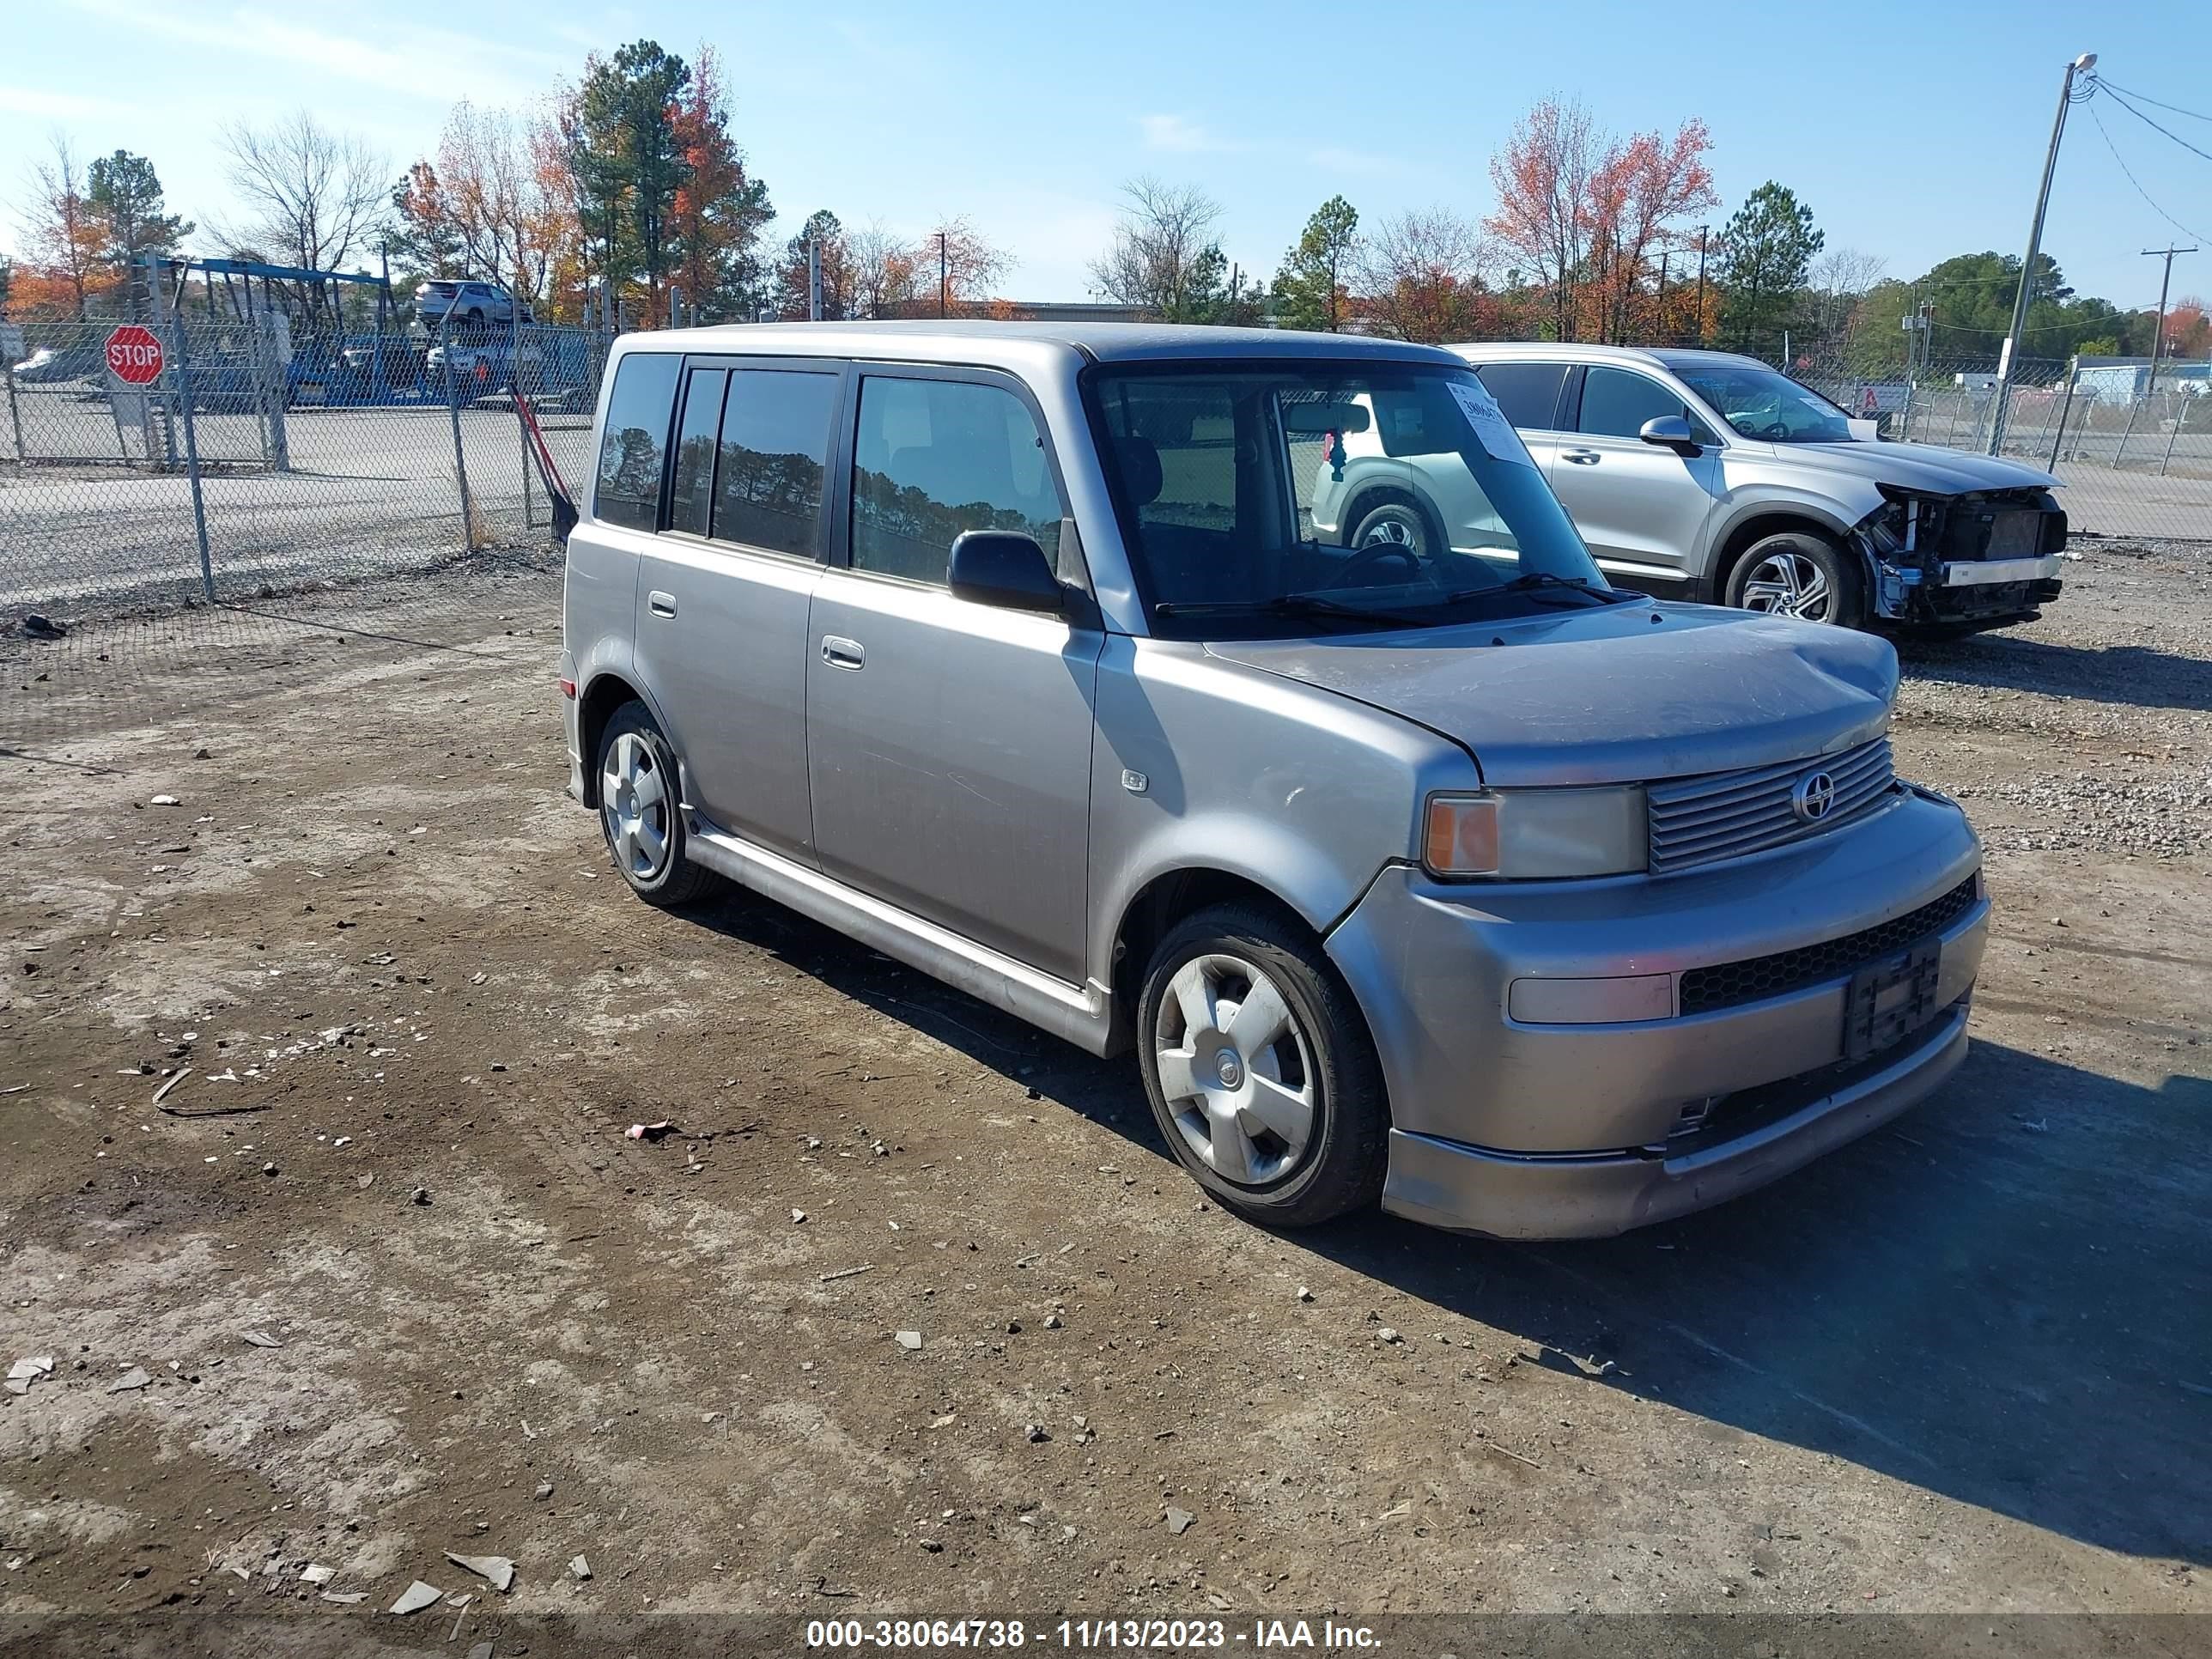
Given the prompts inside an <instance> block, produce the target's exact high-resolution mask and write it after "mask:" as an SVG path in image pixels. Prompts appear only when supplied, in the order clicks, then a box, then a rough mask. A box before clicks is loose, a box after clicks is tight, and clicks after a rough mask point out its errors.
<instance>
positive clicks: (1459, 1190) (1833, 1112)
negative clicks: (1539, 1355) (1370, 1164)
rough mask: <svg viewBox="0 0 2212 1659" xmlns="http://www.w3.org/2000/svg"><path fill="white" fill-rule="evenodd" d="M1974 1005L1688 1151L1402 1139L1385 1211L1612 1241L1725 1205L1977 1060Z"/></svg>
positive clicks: (1451, 1224) (1911, 1102)
mask: <svg viewBox="0 0 2212 1659" xmlns="http://www.w3.org/2000/svg"><path fill="white" fill-rule="evenodd" d="M1966 1012H1967V1004H1966V1001H1964V1000H1961V1001H1960V1002H1959V1003H1957V1004H1956V1005H1954V1006H1953V1007H1952V1008H1950V1009H1948V1010H1947V1011H1946V1012H1944V1014H1943V1015H1942V1017H1941V1018H1939V1019H1938V1020H1937V1021H1936V1023H1935V1024H1933V1025H1931V1026H1929V1027H1926V1028H1923V1030H1921V1031H1918V1032H1916V1033H1915V1034H1914V1035H1913V1036H1912V1037H1911V1039H1910V1040H1909V1041H1908V1042H1906V1043H1905V1045H1902V1048H1901V1049H1900V1051H1899V1052H1898V1053H1896V1054H1893V1055H1885V1056H1882V1057H1881V1063H1880V1064H1878V1065H1876V1066H1871V1067H1868V1068H1863V1069H1862V1070H1861V1071H1859V1072H1857V1073H1853V1074H1848V1075H1839V1076H1838V1077H1837V1078H1836V1079H1835V1080H1834V1082H1833V1084H1832V1085H1830V1083H1829V1082H1828V1080H1827V1079H1826V1078H1816V1079H1807V1080H1806V1082H1805V1084H1804V1085H1803V1086H1802V1088H1801V1089H1800V1090H1798V1091H1789V1090H1788V1089H1787V1086H1786V1085H1784V1087H1783V1088H1781V1089H1778V1090H1776V1091H1773V1093H1774V1095H1775V1097H1776V1098H1775V1099H1774V1100H1772V1101H1771V1102H1761V1103H1755V1105H1756V1106H1764V1107H1765V1112H1764V1113H1763V1114H1762V1115H1760V1117H1759V1121H1757V1123H1756V1124H1755V1126H1754V1127H1748V1128H1746V1129H1744V1130H1743V1131H1742V1132H1741V1133H1736V1134H1735V1135H1733V1136H1730V1137H1729V1138H1727V1139H1719V1140H1717V1141H1716V1142H1714V1143H1713V1144H1711V1145H1710V1146H1703V1147H1698V1148H1694V1149H1692V1150H1689V1151H1686V1152H1683V1153H1682V1154H1681V1155H1680V1156H1674V1155H1671V1154H1670V1155H1667V1156H1663V1157H1642V1156H1634V1155H1629V1154H1617V1155H1614V1156H1611V1157H1597V1158H1580V1157H1556V1158H1544V1157H1540V1156H1535V1155H1531V1154H1528V1153H1515V1152H1497V1151H1494V1150H1492V1149H1489V1148H1486V1147H1480V1146H1463V1145H1461V1144H1460V1143H1458V1142H1455V1141H1450V1140H1444V1139H1438V1138H1437V1137H1435V1136H1432V1135H1421V1134H1407V1133H1405V1132H1403V1131H1402V1130H1396V1129H1394V1130H1392V1131H1391V1133H1390V1172H1389V1184H1388V1185H1387V1186H1386V1187H1385V1188H1384V1189H1383V1208H1385V1209H1387V1210H1389V1211H1392V1212H1395V1213H1396V1214H1399V1215H1402V1216H1405V1217H1407V1218H1410V1219H1412V1220H1415V1221H1424V1222H1426V1223H1428V1224H1429V1225H1431V1226H1437V1227H1445V1228H1449V1229H1451V1230H1453V1231H1459V1232H1477V1233H1482V1234H1485V1235H1486V1236H1488V1237H1493V1238H1522V1239H1529V1238H1609V1237H1613V1235H1614V1234H1616V1233H1623V1232H1626V1231H1629V1230H1630V1229H1631V1228H1632V1227H1642V1226H1646V1225H1650V1223H1652V1222H1656V1221H1669V1220H1672V1219H1674V1218H1675V1217H1677V1216H1681V1215H1686V1214H1688V1213H1689V1212H1692V1210H1701V1209H1704V1208H1705V1206H1708V1205H1712V1204H1719V1203H1723V1202H1724V1201H1725V1200H1729V1199H1731V1198H1735V1197H1736V1196H1738V1195H1739V1194H1743V1193H1747V1192H1750V1191H1751V1190H1753V1188H1758V1187H1763V1186H1765V1184H1766V1183H1767V1182H1771V1181H1774V1180H1777V1179H1778V1178H1779V1177H1781V1176H1785V1175H1788V1174H1789V1173H1790V1171H1791V1170H1796V1169H1799V1168H1801V1167H1802V1166H1803V1165H1805V1164H1809V1163H1811V1162H1812V1161H1813V1160H1814V1158H1819V1157H1820V1155H1821V1154H1822V1153H1824V1152H1832V1151H1833V1150H1834V1149H1835V1148H1837V1147H1838V1146H1843V1145H1844V1144H1845V1143H1846V1142H1848V1141H1851V1140H1854V1139H1857V1138H1858V1137H1859V1136H1861V1135H1863V1134H1865V1133H1867V1132H1868V1131H1869V1130H1870V1129H1875V1128H1878V1127H1881V1125H1882V1124H1884V1123H1887V1122H1888V1121H1889V1120H1890V1119H1892V1118H1893V1117H1895V1116H1897V1115H1899V1113H1901V1112H1904V1111H1905V1110H1906V1109H1909V1108H1911V1107H1912V1106H1915V1105H1917V1104H1918V1103H1919V1102H1920V1101H1921V1100H1923V1099H1924V1098H1925V1097H1927V1096H1928V1095H1929V1093H1930V1092H1931V1091H1934V1090H1935V1089H1936V1087H1938V1086H1939V1085H1941V1084H1942V1082H1943V1081H1944V1079H1947V1078H1948V1077H1949V1076H1950V1075H1951V1073H1954V1072H1955V1071H1956V1070H1958V1068H1959V1065H1960V1061H1962V1060H1965V1059H1966Z"/></svg>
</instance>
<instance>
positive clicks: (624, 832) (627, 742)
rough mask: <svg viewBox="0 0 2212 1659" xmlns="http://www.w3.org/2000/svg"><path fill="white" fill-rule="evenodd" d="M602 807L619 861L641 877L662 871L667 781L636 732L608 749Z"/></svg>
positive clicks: (601, 783) (609, 839)
mask: <svg viewBox="0 0 2212 1659" xmlns="http://www.w3.org/2000/svg"><path fill="white" fill-rule="evenodd" d="M599 811H600V812H601V813H602V814H603V815H604V816H605V819H606V825H607V844H608V845H609V846H610V847H611V848H614V854H615V861H616V862H617V864H619V865H621V866H622V867H623V870H624V871H625V872H628V873H629V875H631V876H633V877H635V878H636V879H638V880H640V881H649V880H651V879H652V878H653V877H654V876H656V875H658V874H659V872H660V869H661V866H663V865H665V864H666V863H667V862H668V828H669V821H668V811H669V799H668V780H667V778H666V776H665V774H663V773H662V771H661V769H660V768H659V764H658V763H656V762H655V761H654V759H653V750H652V749H651V748H650V747H649V746H647V744H646V741H645V739H644V738H641V737H640V736H638V734H637V733H636V732H623V734H622V736H620V737H618V738H616V739H615V741H614V746H613V748H611V749H610V750H608V751H607V758H606V767H605V770H604V771H602V772H601V773H600V774H599Z"/></svg>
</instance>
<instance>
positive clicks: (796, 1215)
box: [791, 1210, 806, 1227]
mask: <svg viewBox="0 0 2212 1659" xmlns="http://www.w3.org/2000/svg"><path fill="white" fill-rule="evenodd" d="M805 1219H806V1212H805V1211H804V1210H793V1212H791V1225H793V1226H794V1227H796V1226H797V1225H799V1223H800V1222H802V1221H804V1220H805Z"/></svg>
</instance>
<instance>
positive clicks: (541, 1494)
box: [537, 1480, 553, 1504]
mask: <svg viewBox="0 0 2212 1659" xmlns="http://www.w3.org/2000/svg"><path fill="white" fill-rule="evenodd" d="M552 1495H553V1483H552V1482H551V1481H550V1480H541V1481H539V1482H538V1492H537V1498H538V1502H539V1503H541V1504H542V1503H544V1501H545V1500H546V1499H547V1498H550V1497H551V1496H552Z"/></svg>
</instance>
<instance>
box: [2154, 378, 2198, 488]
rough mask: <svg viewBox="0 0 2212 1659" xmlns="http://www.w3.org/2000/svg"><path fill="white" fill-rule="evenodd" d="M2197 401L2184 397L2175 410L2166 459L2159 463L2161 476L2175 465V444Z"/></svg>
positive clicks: (2167, 438)
mask: <svg viewBox="0 0 2212 1659" xmlns="http://www.w3.org/2000/svg"><path fill="white" fill-rule="evenodd" d="M2196 401H2197V399H2196V398H2183V399H2182V400H2181V402H2180V404H2179V405H2178V406H2177V407H2176V408H2175V410H2174V411H2173V430H2172V431H2171V432H2169V433H2168V434H2166V459H2164V460H2162V461H2160V463H2159V464H2158V476H2159V477H2161V478H2163V477H2165V476H2166V468H2167V467H2169V466H2171V465H2173V446H2174V445H2175V444H2176V443H2177V442H2179V440H2180V437H2181V428H2184V427H2185V426H2187V425H2188V424H2189V405H2190V404H2193V403H2195V402H2196Z"/></svg>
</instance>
